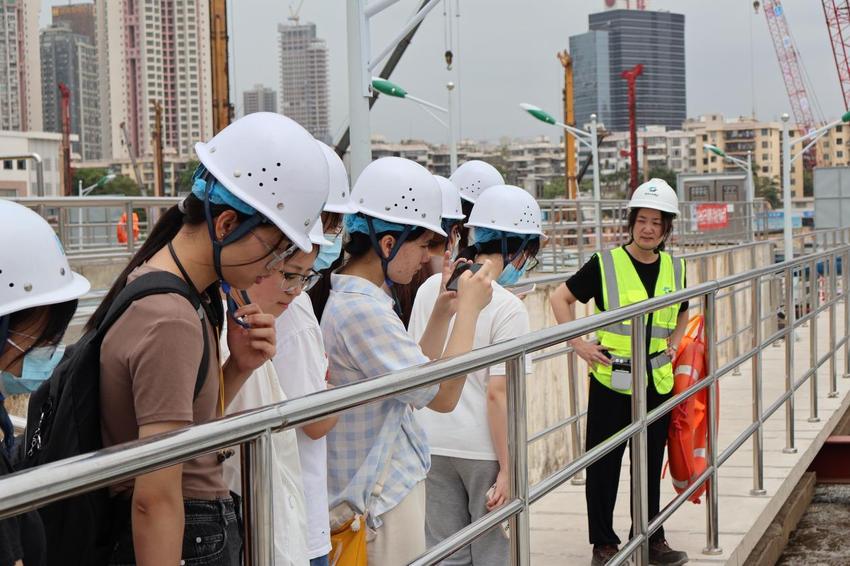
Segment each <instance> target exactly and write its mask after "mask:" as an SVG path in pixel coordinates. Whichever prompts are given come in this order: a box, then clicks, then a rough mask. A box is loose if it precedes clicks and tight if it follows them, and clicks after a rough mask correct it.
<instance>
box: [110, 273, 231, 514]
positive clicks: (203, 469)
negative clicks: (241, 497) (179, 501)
mask: <svg viewBox="0 0 850 566" xmlns="http://www.w3.org/2000/svg"><path fill="white" fill-rule="evenodd" d="M153 271H156V269H155V268H152V267H149V266H147V265H143V266H141V267H139V268H137V269H136V270H135V271H133V272H132V273H131V274H130V276H129V277H128V278H127V279H128V282H130V281H133V280H134V279H136V278H137V277H139V276H140V275H143V274H145V273H150V272H153ZM205 318H206V319H208V317H205ZM206 330H207V333H208V336H209V348H210V354H209V369H208V371H207V377H206V380H205V381H204V386H203V388H202V389H201V392H200V394H199V395H198V398H197V399H195V401H194V402H193V401H192V397H193V395H194V392H195V381H196V379H197V377H198V367H199V366H200V363H201V356H202V355H203V348H204V340H203V336H202V335H201V323H200V319H199V318H198V313H197V312H196V311H195V309H194V308H192V304H191V303H190V302H189V301H187V300H186V299H185V298H184V297H182V296H180V295H177V294H173V293H170V294H163V295H151V296H149V297H145V298H143V299H139V300H138V301H135V302H134V303H133V304H131V305H130V306H129V308H128V309H127V310H126V312H125V313H124V314H123V315H122V316H121V318H119V319H118V320H117V321H116V322H115V324H114V325H113V326H112V328H110V329H109V331H108V332H107V333H106V336H105V337H104V339H103V346H102V347H101V352H100V406H101V432H102V434H103V444H104V446H113V445H115V444H120V443H122V442H128V441H130V440H137V439H138V438H139V427H140V426H142V425H147V424H153V423H159V422H166V421H172V422H183V423H186V424H187V425H188V424H192V423H204V422H207V421H210V420H212V419H214V418H216V417H217V416H218V406H219V367H220V361H219V360H218V359H217V356H216V343H217V340H216V337H215V331H214V329H213V327H212V324H211V323H210V322H209V320H207V324H206ZM132 486H133V482H132V481H129V482H126V483H124V484H121V485H120V486H116V488H115V491H116V492H122V491H129V490H131V489H132ZM228 495H229V491H228V489H227V486H226V484H225V483H224V479H223V477H222V468H221V464H220V463H219V462H218V458H217V456H216V454H215V453H213V454H205V455H203V456H200V457H198V458H196V459H194V460H189V461H187V462H185V463H184V464H183V497H186V498H191V499H216V498H219V497H226V496H228Z"/></svg>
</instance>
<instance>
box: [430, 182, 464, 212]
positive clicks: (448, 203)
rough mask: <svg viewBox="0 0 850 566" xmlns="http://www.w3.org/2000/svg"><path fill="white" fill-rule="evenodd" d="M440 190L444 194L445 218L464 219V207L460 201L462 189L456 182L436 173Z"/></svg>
mask: <svg viewBox="0 0 850 566" xmlns="http://www.w3.org/2000/svg"><path fill="white" fill-rule="evenodd" d="M434 178H435V179H437V184H438V185H440V192H441V193H442V194H443V218H444V219H447V220H463V219H464V218H466V217H465V216H464V214H463V208H462V205H461V201H460V191H459V190H457V187H456V186H455V184H454V183H452V182H451V181H449V180H448V179H446V178H445V177H442V176H440V175H434Z"/></svg>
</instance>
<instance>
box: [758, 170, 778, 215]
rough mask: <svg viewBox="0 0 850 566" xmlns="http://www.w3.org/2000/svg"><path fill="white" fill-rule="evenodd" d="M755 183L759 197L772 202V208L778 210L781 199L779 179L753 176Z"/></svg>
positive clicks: (769, 202)
mask: <svg viewBox="0 0 850 566" xmlns="http://www.w3.org/2000/svg"><path fill="white" fill-rule="evenodd" d="M753 184H755V193H756V196H757V197H761V198H763V199H764V200H766V201H767V202H768V204H770V208H772V209H774V210H776V209H777V208H779V207H780V205H781V204H782V203H781V200H780V198H779V180H778V179H777V178H776V177H774V178H772V179H771V178H769V177H759V176H757V175H754V176H753Z"/></svg>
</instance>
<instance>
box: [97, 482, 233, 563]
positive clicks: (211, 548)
mask: <svg viewBox="0 0 850 566" xmlns="http://www.w3.org/2000/svg"><path fill="white" fill-rule="evenodd" d="M183 509H184V511H185V517H186V523H185V526H184V528H183V551H182V560H181V562H180V564H181V565H183V566H239V564H240V563H241V560H242V529H241V528H240V523H241V521H240V520H239V515H238V513H239V511H240V510H239V508H238V507H236V506H235V505H234V503H233V499H231V498H229V497H228V498H226V499H214V500H200V499H184V500H183ZM109 564H110V566H134V565H135V564H136V555H135V552H134V550H133V530H132V528H131V527H130V526H129V521H128V523H127V528H125V529H124V530H123V532H122V533H121V535H120V536H119V537H118V542H117V544H116V545H115V549H114V550H113V551H112V557H111V558H110V559H109Z"/></svg>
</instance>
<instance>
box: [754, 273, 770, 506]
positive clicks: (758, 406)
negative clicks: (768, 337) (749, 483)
mask: <svg viewBox="0 0 850 566" xmlns="http://www.w3.org/2000/svg"><path fill="white" fill-rule="evenodd" d="M751 299H752V308H751V312H752V317H753V321H752V325H753V331H752V336H753V341H752V347H753V350H754V351H755V355H754V356H753V358H752V364H753V370H752V373H753V422H754V423H758V428H756V430H755V432H754V433H753V489H751V490H750V495H764V494H765V493H767V492H766V491H765V489H764V452H763V450H764V426H763V424H762V411H764V398H763V392H762V351H761V346H762V344H761V341H762V325H761V277H756V278H755V279H753V282H752V291H751Z"/></svg>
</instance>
